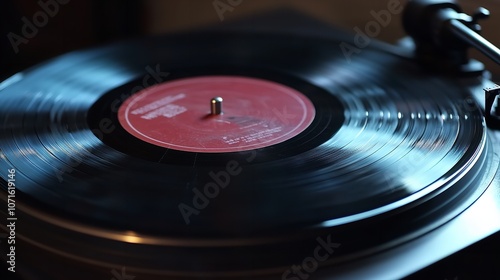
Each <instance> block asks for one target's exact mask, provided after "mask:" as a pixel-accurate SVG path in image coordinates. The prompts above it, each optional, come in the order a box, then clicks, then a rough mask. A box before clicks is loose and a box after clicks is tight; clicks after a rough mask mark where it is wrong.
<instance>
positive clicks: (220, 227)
mask: <svg viewBox="0 0 500 280" xmlns="http://www.w3.org/2000/svg"><path fill="white" fill-rule="evenodd" d="M341 44H342V41H340V40H339V41H337V40H327V39H317V38H314V39H313V38H307V37H306V38H302V37H294V36H286V35H280V36H277V35H276V34H252V33H248V34H236V33H197V34H188V35H175V36H169V37H161V38H151V39H148V40H141V41H132V42H128V43H123V44H120V45H113V46H109V47H105V48H99V49H93V50H87V51H80V52H73V53H70V54H67V55H64V56H61V57H58V58H55V59H53V60H51V61H49V62H47V63H45V64H42V65H39V66H36V67H34V68H32V69H29V70H27V71H25V72H22V73H19V74H17V75H16V76H14V77H12V78H10V79H9V80H7V81H5V82H4V83H3V84H1V90H0V120H1V121H2V127H1V128H0V147H1V160H0V169H1V170H7V169H11V168H14V169H15V170H16V174H17V184H18V187H17V191H18V195H19V197H20V200H21V201H23V202H24V203H26V204H29V206H26V207H25V208H22V209H23V211H24V212H25V213H26V215H27V216H26V219H27V220H31V224H30V225H29V226H28V225H26V227H28V228H29V227H31V228H38V229H39V228H41V227H43V228H45V229H46V231H44V232H47V233H46V234H39V235H37V236H35V235H33V236H30V234H27V235H26V236H25V238H26V239H28V240H31V241H32V242H31V243H33V244H39V243H40V238H41V237H40V236H43V237H44V238H45V239H44V244H45V245H46V246H50V247H51V248H52V249H51V250H52V251H53V252H55V253H57V254H61V255H70V256H72V257H74V258H78V259H79V260H80V261H83V262H91V261H90V259H92V262H97V263H99V264H101V265H103V266H104V265H108V264H116V262H120V263H121V264H123V265H127V267H130V270H134V269H135V270H136V271H142V272H145V271H146V272H150V273H152V274H158V275H164V274H165V275H170V274H172V275H198V274H197V273H200V274H203V275H205V274H204V273H213V275H223V274H224V275H225V274H229V275H232V274H234V273H240V272H241V273H243V272H244V271H247V272H248V271H249V270H252V271H254V272H259V273H260V272H265V271H269V270H272V269H278V268H279V269H282V268H283V267H286V266H287V265H289V264H291V263H293V262H294V261H296V260H299V259H301V258H303V256H304V254H307V253H304V252H307V250H310V248H314V246H313V245H311V244H314V242H316V239H317V237H318V236H325V235H328V236H329V237H328V238H331V240H334V241H335V242H337V243H338V244H341V246H340V247H339V248H338V254H336V255H335V258H331V259H330V261H332V262H333V261H338V260H341V259H343V258H344V259H345V258H348V257H349V256H350V255H352V254H354V253H359V252H360V251H363V250H365V249H367V248H373V247H380V248H382V247H383V246H381V245H383V244H386V243H388V242H389V241H392V243H391V244H392V245H394V244H395V243H394V241H395V240H396V241H397V242H401V241H404V240H407V239H408V238H411V237H414V236H415V235H418V234H421V233H422V232H424V231H428V230H430V229H431V228H433V227H435V226H437V225H439V224H441V223H443V222H445V221H446V220H448V219H450V218H451V217H453V215H456V214H457V213H458V212H460V211H461V210H463V209H464V208H465V207H467V205H469V204H470V203H471V202H472V201H473V200H474V199H476V198H477V197H478V195H479V194H480V193H481V191H482V190H483V189H482V188H483V187H481V186H482V185H481V184H478V183H477V182H478V181H480V180H481V179H482V177H481V176H480V175H478V174H479V173H480V171H481V168H483V164H484V161H485V158H486V153H485V150H487V149H488V145H487V141H486V128H485V125H484V121H483V116H482V114H481V113H480V110H479V109H478V107H477V106H476V104H475V103H474V101H473V100H472V98H470V96H469V93H468V92H467V91H466V90H464V89H463V88H461V87H460V86H458V85H455V84H454V82H453V80H451V79H450V80H447V79H445V78H433V77H431V76H430V75H427V74H425V73H422V72H421V71H420V70H419V69H418V67H417V66H416V65H415V64H414V63H413V62H412V61H411V60H410V59H407V58H403V57H399V56H397V55H395V54H392V53H390V52H387V51H385V50H381V49H377V48H366V49H362V50H361V52H360V53H356V54H350V55H349V56H346V54H345V52H344V51H343V49H342V48H341V47H339V46H340V45H341ZM148 75H149V81H148V83H147V86H144V80H145V77H148ZM200 77H204V78H208V79H210V78H211V77H212V78H216V77H234V78H245V79H254V80H258V81H264V82H270V83H275V84H277V85H283V86H285V87H287V88H290V89H293V90H294V91H297V92H300V93H301V94H302V95H303V96H305V98H306V99H308V100H309V101H310V102H311V104H312V105H313V107H314V118H313V119H312V120H311V122H310V123H309V124H308V125H307V127H305V128H304V129H303V131H301V132H300V133H298V134H297V135H295V136H293V137H291V138H289V139H287V140H285V141H281V142H279V143H275V144H272V145H263V146H262V147H259V148H256V149H242V150H241V151H236V150H233V151H231V152H208V151H207V152H200V151H198V152H189V151H185V150H177V149H173V148H165V147H162V146H159V145H155V144H153V143H149V142H147V141H143V140H141V139H139V138H137V137H136V136H134V135H132V134H131V133H129V131H127V129H125V128H124V127H123V125H122V123H121V121H120V119H119V113H118V109H117V108H120V106H122V105H123V103H124V102H127V100H129V99H130V98H131V97H133V96H134V95H136V94H140V93H139V92H141V91H144V90H148V87H155V86H158V85H161V84H168V83H175V82H178V81H182V80H183V79H190V78H200ZM424 80H425V82H423V81H424ZM227 86H228V88H230V87H231V85H230V84H228V85H227ZM224 99H228V100H230V99H231V94H230V93H229V94H226V96H224ZM207 108H208V102H207ZM241 109H244V108H241ZM300 113H301V112H297V111H294V112H288V114H292V115H293V114H300ZM225 117H227V118H229V117H231V115H227V114H226V115H225ZM174 118H175V117H174ZM167 125H168V124H167ZM215 134H217V133H215ZM202 144H203V143H202ZM3 175H4V174H2V176H3ZM3 180H5V181H6V180H7V178H3ZM5 186H6V184H5ZM207 186H210V187H207ZM28 232H29V231H28ZM48 232H50V234H48ZM410 233H411V234H410ZM39 247H40V246H39ZM68 248H71V250H70V249H68ZM290 248H293V249H294V250H292V251H293V252H294V253H290V251H291V249H290ZM70 251H71V252H70ZM74 252H79V253H78V254H75V253H74ZM90 252H93V253H90ZM95 252H99V254H98V255H99V257H98V258H97V260H96V259H95V257H91V256H93V255H95ZM302 253H304V254H302ZM208 256H210V257H208ZM195 264H196V265H195ZM247 272H245V273H247Z"/></svg>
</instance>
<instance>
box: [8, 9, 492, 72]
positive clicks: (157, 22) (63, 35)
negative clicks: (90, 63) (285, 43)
mask: <svg viewBox="0 0 500 280" xmlns="http://www.w3.org/2000/svg"><path fill="white" fill-rule="evenodd" d="M399 1H400V2H401V3H402V4H405V3H406V2H407V0H399ZM389 2H390V0H370V1H366V0H349V1H340V0H339V1H328V0H307V1H306V0H143V1H140V0H105V1H103V0H85V1H83V0H39V1H33V0H1V2H0V31H1V35H2V36H1V37H0V38H1V41H0V51H1V52H0V54H1V57H0V65H1V67H0V69H1V70H0V79H3V78H5V77H7V76H8V75H11V74H13V73H15V72H18V71H20V70H22V69H25V68H27V67H29V66H32V65H34V64H36V63H39V62H41V61H44V60H46V59H48V58H50V57H54V56H57V55H59V54H62V53H65V52H68V51H72V50H76V49H81V48H88V47H93V46H98V45H102V44H106V43H109V42H113V41H119V40H123V39H127V38H133V37H141V36H147V35H157V34H164V33H169V32H179V31H186V30H192V29H198V28H203V27H207V26H217V25H223V24H226V25H227V24H230V23H231V22H233V21H237V20H239V19H242V18H246V17H252V16H255V15H258V14H262V13H266V12H269V11H272V10H282V9H294V10H296V11H298V12H300V13H302V14H304V15H307V16H309V17H311V18H314V19H317V20H319V21H322V22H324V23H327V24H330V25H332V26H336V27H339V28H343V29H346V30H348V31H352V30H353V28H354V27H361V28H363V27H364V26H365V24H366V23H368V22H369V21H371V20H373V17H372V15H371V14H370V12H371V11H376V12H377V11H380V10H383V9H387V5H388V3H389ZM459 3H460V4H462V5H463V7H464V8H465V10H466V11H467V12H469V13H471V12H473V11H474V10H475V9H476V8H477V7H478V6H485V7H487V8H489V9H490V11H491V12H492V18H491V19H489V20H487V21H484V22H483V28H484V35H485V36H486V37H487V38H488V39H490V40H491V41H492V42H493V43H495V44H496V45H499V46H500V32H498V26H499V25H500V1H498V0H461V1H459ZM216 7H217V8H216ZM26 22H30V23H31V24H33V26H34V27H35V28H34V29H35V30H24V31H25V32H26V34H28V35H29V36H30V37H32V38H28V37H27V36H24V35H23V27H24V28H25V29H26V27H25V26H26V24H27V23H26ZM30 32H31V33H30ZM33 34H35V35H34V36H33ZM402 36H404V32H403V30H402V28H401V24H400V15H396V16H395V18H393V19H392V20H391V22H390V24H389V25H388V26H387V27H385V28H382V32H381V33H380V35H379V36H377V39H380V40H384V41H387V42H391V43H394V42H396V41H397V40H398V39H400V38H401V37H402ZM479 58H480V59H482V60H483V61H484V60H485V59H484V58H483V57H482V56H479ZM488 66H489V69H490V70H491V71H493V72H495V73H500V67H498V66H496V65H493V64H492V63H488Z"/></svg>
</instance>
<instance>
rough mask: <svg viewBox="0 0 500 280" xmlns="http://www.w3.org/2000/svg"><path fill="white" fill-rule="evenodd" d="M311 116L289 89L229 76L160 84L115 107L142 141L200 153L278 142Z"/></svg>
mask: <svg viewBox="0 0 500 280" xmlns="http://www.w3.org/2000/svg"><path fill="white" fill-rule="evenodd" d="M214 98H220V99H222V101H220V99H215V100H214ZM212 102H214V103H212ZM220 105H221V106H220ZM219 106H220V107H221V108H217V107H219ZM218 109H221V111H222V112H218ZM314 116H315V109H314V105H313V104H312V102H311V101H310V100H309V99H308V98H307V97H305V96H304V95H303V94H301V93H300V92H298V91H296V90H294V89H292V88H290V87H287V86H284V85H282V84H278V83H275V82H270V81H265V80H261V79H255V78H247V77H233V76H203V77H196V78H186V79H181V80H175V81H170V82H166V83H162V84H159V85H156V86H153V87H149V88H147V89H144V90H142V91H140V92H138V93H137V94H134V95H133V96H131V97H130V98H128V99H127V100H126V101H125V102H124V103H123V104H122V105H121V106H120V109H119V111H118V119H119V121H120V124H121V125H122V126H123V128H125V130H126V131H128V132H129V133H130V134H132V135H133V136H135V137H137V138H139V139H141V140H142V141H145V142H148V143H150V144H154V145H157V146H160V147H164V148H170V149H175V150H180V151H186V152H200V153H222V152H239V151H246V150H252V149H258V148H263V147H268V146H271V145H274V144H278V143H281V142H284V141H286V140H288V139H290V138H292V137H294V136H296V135H298V134H299V133H301V132H302V131H304V130H305V129H306V128H307V127H308V126H309V125H310V124H311V123H312V121H313V119H314Z"/></svg>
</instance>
